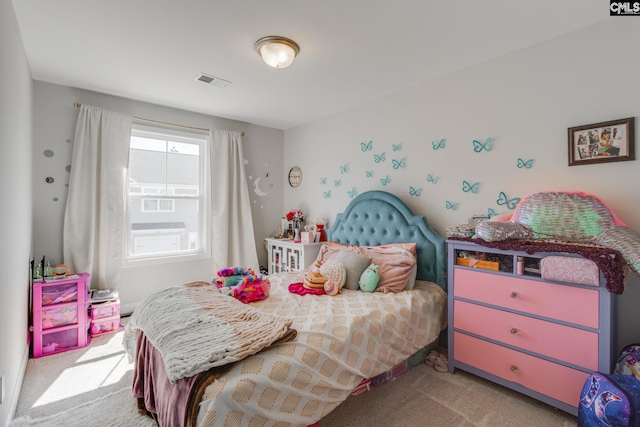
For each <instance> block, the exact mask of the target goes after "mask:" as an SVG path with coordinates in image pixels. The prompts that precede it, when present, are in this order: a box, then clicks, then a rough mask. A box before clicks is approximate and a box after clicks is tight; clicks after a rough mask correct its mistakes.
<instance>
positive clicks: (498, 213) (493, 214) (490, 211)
mask: <svg viewBox="0 0 640 427" xmlns="http://www.w3.org/2000/svg"><path fill="white" fill-rule="evenodd" d="M496 215H500V212H496V211H494V210H493V209H491V208H488V209H487V216H488V217H489V218H491V217H494V216H496Z"/></svg>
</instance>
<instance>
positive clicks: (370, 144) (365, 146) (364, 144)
mask: <svg viewBox="0 0 640 427" xmlns="http://www.w3.org/2000/svg"><path fill="white" fill-rule="evenodd" d="M360 149H361V150H362V151H363V152H364V151H371V150H373V141H369V142H361V143H360Z"/></svg>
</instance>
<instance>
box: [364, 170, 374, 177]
mask: <svg viewBox="0 0 640 427" xmlns="http://www.w3.org/2000/svg"><path fill="white" fill-rule="evenodd" d="M365 173H366V174H367V178H371V177H372V176H373V171H365Z"/></svg>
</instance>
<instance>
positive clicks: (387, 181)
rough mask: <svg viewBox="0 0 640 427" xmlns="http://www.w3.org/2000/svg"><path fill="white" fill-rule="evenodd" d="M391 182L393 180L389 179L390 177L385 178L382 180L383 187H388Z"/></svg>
mask: <svg viewBox="0 0 640 427" xmlns="http://www.w3.org/2000/svg"><path fill="white" fill-rule="evenodd" d="M390 182H391V178H389V175H387V176H385V177H384V178H380V184H382V185H383V186H385V185H387V184H388V183H390Z"/></svg>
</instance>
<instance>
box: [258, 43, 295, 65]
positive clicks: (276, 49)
mask: <svg viewBox="0 0 640 427" xmlns="http://www.w3.org/2000/svg"><path fill="white" fill-rule="evenodd" d="M256 50H257V51H258V53H259V54H260V56H261V57H262V60H263V61H264V62H266V63H267V65H269V66H271V67H273V68H285V67H288V66H289V65H291V63H292V62H293V60H294V58H295V57H296V55H297V54H298V52H300V46H298V44H297V43H296V42H294V41H293V40H290V39H288V38H286V37H279V36H269V37H263V38H261V39H260V40H258V41H257V42H256Z"/></svg>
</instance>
